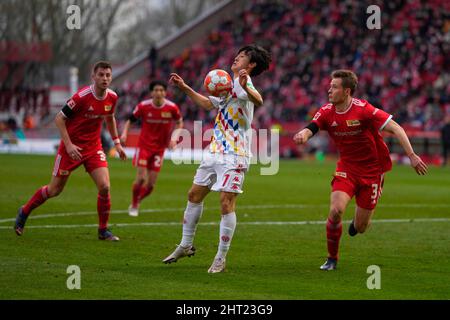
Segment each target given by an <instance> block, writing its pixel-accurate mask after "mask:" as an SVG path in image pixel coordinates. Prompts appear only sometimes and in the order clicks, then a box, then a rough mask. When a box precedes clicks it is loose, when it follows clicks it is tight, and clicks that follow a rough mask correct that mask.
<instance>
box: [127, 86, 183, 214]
mask: <svg viewBox="0 0 450 320" xmlns="http://www.w3.org/2000/svg"><path fill="white" fill-rule="evenodd" d="M166 91H167V84H166V83H165V82H163V81H153V82H152V83H150V93H151V96H152V99H149V100H144V101H142V102H140V103H139V104H138V105H137V106H136V108H135V109H134V111H133V114H132V115H131V116H130V118H129V119H128V120H127V122H126V123H125V126H124V129H123V132H122V135H121V137H120V138H121V141H122V143H125V142H126V140H127V136H128V129H129V128H130V125H131V123H133V122H136V121H137V120H138V119H141V121H142V129H141V133H140V135H139V142H138V147H137V149H136V153H135V156H134V159H133V165H134V166H135V167H137V174H136V179H135V181H134V183H133V188H132V195H133V197H132V201H131V205H130V207H129V208H128V213H129V215H130V216H133V217H137V216H138V215H139V204H140V202H141V201H142V199H144V198H145V197H146V196H148V195H150V193H151V192H152V191H153V188H154V186H155V183H156V179H157V178H158V174H159V172H160V170H161V166H162V163H163V157H164V150H165V149H166V148H167V147H168V148H169V149H171V150H172V149H174V148H175V147H176V145H177V141H178V138H179V135H180V129H181V128H183V118H182V117H181V113H180V109H179V108H178V106H177V105H176V104H175V103H173V102H172V101H170V100H167V99H166V93H167V92H166ZM173 122H175V130H174V131H173V134H172V124H173Z"/></svg>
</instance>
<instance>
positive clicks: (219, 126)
mask: <svg viewBox="0 0 450 320" xmlns="http://www.w3.org/2000/svg"><path fill="white" fill-rule="evenodd" d="M247 86H248V87H250V88H252V89H254V87H253V83H252V81H251V79H250V77H248V80H247ZM209 99H210V100H211V102H212V104H213V105H214V107H216V108H218V109H219V110H218V111H219V112H218V113H217V116H216V121H215V123H214V135H213V137H212V140H211V144H210V145H209V150H210V152H211V153H221V154H235V155H238V156H243V157H247V158H250V157H251V156H252V154H251V141H252V130H251V124H252V120H253V109H254V104H253V102H251V101H250V100H249V98H248V96H247V93H246V92H245V90H244V89H243V88H242V87H241V85H240V84H239V77H237V78H236V79H234V82H233V90H232V93H231V94H229V95H227V96H226V97H222V98H218V97H213V96H210V97H209Z"/></svg>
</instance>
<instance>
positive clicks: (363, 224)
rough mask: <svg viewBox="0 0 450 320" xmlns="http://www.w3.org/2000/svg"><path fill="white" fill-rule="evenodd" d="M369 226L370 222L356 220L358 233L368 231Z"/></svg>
mask: <svg viewBox="0 0 450 320" xmlns="http://www.w3.org/2000/svg"><path fill="white" fill-rule="evenodd" d="M368 226H369V223H368V222H356V223H355V229H356V230H357V231H358V233H364V232H366V230H367V228H368Z"/></svg>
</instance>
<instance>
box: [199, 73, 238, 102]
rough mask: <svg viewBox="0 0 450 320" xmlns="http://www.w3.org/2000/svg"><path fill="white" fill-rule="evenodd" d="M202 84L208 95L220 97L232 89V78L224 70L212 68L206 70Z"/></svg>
mask: <svg viewBox="0 0 450 320" xmlns="http://www.w3.org/2000/svg"><path fill="white" fill-rule="evenodd" d="M203 85H204V86H205V89H206V91H208V93H209V94H210V95H212V96H215V97H222V96H225V95H227V94H228V93H230V92H231V90H232V89H233V80H232V79H231V77H230V75H229V74H228V72H226V71H225V70H221V69H214V70H211V71H210V72H208V74H207V75H206V77H205V81H204V82H203Z"/></svg>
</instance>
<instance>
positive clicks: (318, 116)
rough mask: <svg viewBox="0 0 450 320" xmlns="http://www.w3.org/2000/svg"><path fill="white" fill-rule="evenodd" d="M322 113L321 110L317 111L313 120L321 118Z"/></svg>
mask: <svg viewBox="0 0 450 320" xmlns="http://www.w3.org/2000/svg"><path fill="white" fill-rule="evenodd" d="M321 115H322V114H321V113H320V112H317V113H316V114H315V115H314V118H313V121H314V120H317V119H319V118H320V116H321Z"/></svg>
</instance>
